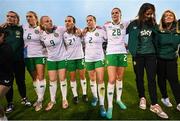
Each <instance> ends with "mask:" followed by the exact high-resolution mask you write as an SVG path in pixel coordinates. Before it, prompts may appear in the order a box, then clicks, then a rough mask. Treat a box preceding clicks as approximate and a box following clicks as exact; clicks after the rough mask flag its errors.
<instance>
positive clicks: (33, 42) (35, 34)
mask: <svg viewBox="0 0 180 121" xmlns="http://www.w3.org/2000/svg"><path fill="white" fill-rule="evenodd" d="M23 32H24V34H23V39H24V53H25V55H24V57H25V58H29V57H45V54H44V51H45V49H44V48H43V46H42V43H41V41H40V27H39V26H37V27H36V28H32V27H30V26H29V25H24V26H23Z"/></svg>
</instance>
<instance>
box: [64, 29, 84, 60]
mask: <svg viewBox="0 0 180 121" xmlns="http://www.w3.org/2000/svg"><path fill="white" fill-rule="evenodd" d="M63 38H64V42H65V45H66V50H67V60H75V59H82V58H84V54H83V49H82V39H81V38H80V37H78V36H75V35H73V34H68V33H67V32H65V33H64V36H63Z"/></svg>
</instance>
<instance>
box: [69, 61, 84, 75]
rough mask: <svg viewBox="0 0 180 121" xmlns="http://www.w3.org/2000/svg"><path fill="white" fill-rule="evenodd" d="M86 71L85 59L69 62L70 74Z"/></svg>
mask: <svg viewBox="0 0 180 121" xmlns="http://www.w3.org/2000/svg"><path fill="white" fill-rule="evenodd" d="M82 69H84V59H76V60H67V70H68V71H69V72H72V71H76V70H82Z"/></svg>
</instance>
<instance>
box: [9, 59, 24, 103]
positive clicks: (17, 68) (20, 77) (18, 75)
mask: <svg viewBox="0 0 180 121" xmlns="http://www.w3.org/2000/svg"><path fill="white" fill-rule="evenodd" d="M13 73H14V78H15V80H16V84H17V86H18V91H19V94H20V96H21V97H22V98H25V97H26V85H25V64H24V61H15V62H14V63H13ZM6 99H7V102H8V103H11V102H13V86H12V87H11V88H10V90H9V91H8V93H7V94H6Z"/></svg>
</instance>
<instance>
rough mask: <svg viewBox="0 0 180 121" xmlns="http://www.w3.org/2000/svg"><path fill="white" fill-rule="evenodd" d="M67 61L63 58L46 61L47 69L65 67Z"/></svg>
mask: <svg viewBox="0 0 180 121" xmlns="http://www.w3.org/2000/svg"><path fill="white" fill-rule="evenodd" d="M66 65H67V62H66V61H65V60H62V61H47V69H48V71H49V70H59V69H66Z"/></svg>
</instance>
